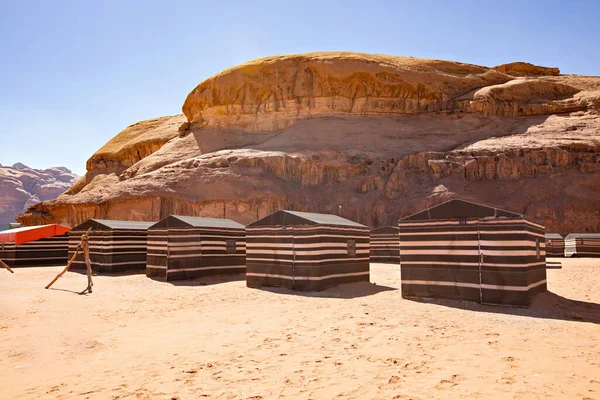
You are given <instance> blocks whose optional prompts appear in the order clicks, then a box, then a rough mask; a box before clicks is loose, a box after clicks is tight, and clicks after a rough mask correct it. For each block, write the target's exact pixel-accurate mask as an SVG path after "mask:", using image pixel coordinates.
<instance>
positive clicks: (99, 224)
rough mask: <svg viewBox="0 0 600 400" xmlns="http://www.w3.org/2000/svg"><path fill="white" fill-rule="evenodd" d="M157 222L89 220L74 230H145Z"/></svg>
mask: <svg viewBox="0 0 600 400" xmlns="http://www.w3.org/2000/svg"><path fill="white" fill-rule="evenodd" d="M154 224H155V222H146V221H120V220H113V219H88V220H87V221H85V222H84V223H82V224H80V225H77V226H76V227H75V228H73V230H78V231H80V230H86V229H88V228H90V227H91V228H92V229H129V230H144V229H148V228H150V227H151V226H152V225H154Z"/></svg>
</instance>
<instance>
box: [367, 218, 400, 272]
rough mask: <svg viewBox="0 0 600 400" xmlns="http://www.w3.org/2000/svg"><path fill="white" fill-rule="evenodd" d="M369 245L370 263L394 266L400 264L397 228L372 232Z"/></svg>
mask: <svg viewBox="0 0 600 400" xmlns="http://www.w3.org/2000/svg"><path fill="white" fill-rule="evenodd" d="M370 243H371V262H377V263H394V264H398V263H399V262H400V243H399V237H398V228H395V227H385V228H380V229H374V230H372V231H371V235H370Z"/></svg>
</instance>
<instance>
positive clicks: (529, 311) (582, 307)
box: [407, 292, 600, 324]
mask: <svg viewBox="0 0 600 400" xmlns="http://www.w3.org/2000/svg"><path fill="white" fill-rule="evenodd" d="M407 300H410V301H416V302H419V303H431V304H437V305H440V306H444V307H452V308H458V309H461V310H470V311H476V312H485V313H497V314H507V315H516V316H521V317H531V318H547V319H556V320H563V321H577V322H591V323H594V324H600V304H597V303H591V302H586V301H579V300H571V299H567V298H566V297H562V296H559V295H557V294H555V293H552V292H544V293H540V294H538V295H537V296H535V298H534V299H533V301H532V304H531V306H530V307H529V308H521V307H505V306H494V305H484V304H479V303H475V302H471V301H463V300H448V299H431V298H410V299H407Z"/></svg>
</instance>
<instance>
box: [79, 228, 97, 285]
mask: <svg viewBox="0 0 600 400" xmlns="http://www.w3.org/2000/svg"><path fill="white" fill-rule="evenodd" d="M81 243H82V244H83V258H84V259H85V266H86V269H87V278H88V286H87V289H85V290H84V291H83V292H84V293H85V292H86V291H87V292H88V293H92V286H94V283H93V282H92V264H91V263H90V244H89V242H88V239H87V237H86V238H85V239H83V238H82V242H81Z"/></svg>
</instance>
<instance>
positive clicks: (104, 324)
mask: <svg viewBox="0 0 600 400" xmlns="http://www.w3.org/2000/svg"><path fill="white" fill-rule="evenodd" d="M561 261H562V262H563V269H562V270H549V271H548V281H549V285H548V286H549V289H550V291H551V292H550V293H547V294H543V295H540V296H538V298H537V299H536V304H535V307H533V308H531V309H515V308H504V307H490V306H481V305H478V304H475V303H467V302H457V301H446V300H430V299H424V300H421V301H411V300H404V299H402V297H401V293H400V290H398V289H399V285H400V282H399V272H398V267H397V266H394V265H388V264H372V269H371V271H372V275H371V282H373V283H376V284H352V285H345V286H341V287H338V288H333V289H330V290H327V291H325V292H321V293H305V294H298V293H293V292H290V291H286V290H257V289H248V288H246V286H245V282H244V281H243V277H242V276H237V277H228V278H226V279H218V280H202V281H193V282H182V283H177V284H171V283H161V282H155V281H152V280H150V279H147V278H146V277H145V276H140V275H130V276H119V277H116V276H98V277H96V278H95V286H94V289H95V290H94V293H92V294H91V295H78V294H76V293H75V292H73V291H74V290H82V289H84V287H85V281H86V279H85V276H83V275H80V274H78V273H68V274H67V275H65V276H64V277H63V278H61V279H60V280H59V281H58V282H57V283H56V284H55V287H54V288H53V289H50V290H44V286H45V285H46V284H47V283H48V282H49V281H50V280H51V279H52V278H53V277H54V276H55V274H56V273H57V272H58V271H59V270H60V268H29V269H18V270H16V273H15V274H12V275H11V274H9V273H8V272H7V271H5V270H2V271H0V399H8V398H10V399H13V398H14V399H34V398H49V399H50V398H52V399H54V398H56V399H70V398H82V399H87V398H89V399H140V398H141V399H155V398H156V399H172V398H179V399H198V398H216V399H233V398H236V399H238V398H239V399H273V398H314V399H321V398H327V399H330V398H336V397H337V398H365V399H367V398H378V399H384V398H385V399H392V398H393V399H409V398H411V399H432V398H482V399H491V398H519V399H536V398H539V399H546V398H555V399H600V343H599V341H600V289H599V288H600V259H573V260H571V259H569V260H564V259H561Z"/></svg>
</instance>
